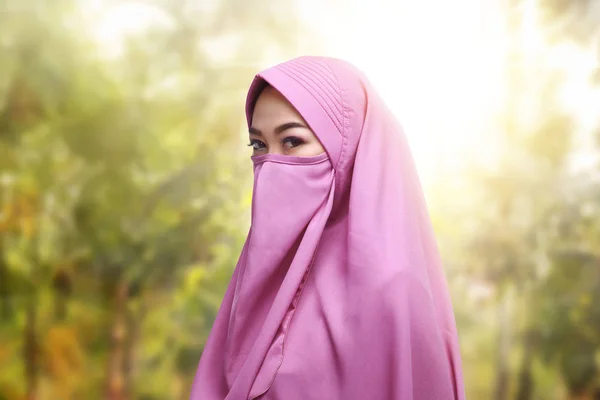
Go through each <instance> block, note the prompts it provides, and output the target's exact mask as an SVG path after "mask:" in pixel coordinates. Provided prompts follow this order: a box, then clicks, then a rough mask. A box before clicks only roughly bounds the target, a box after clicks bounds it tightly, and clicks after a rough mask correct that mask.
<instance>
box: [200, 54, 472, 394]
mask: <svg viewBox="0 0 600 400" xmlns="http://www.w3.org/2000/svg"><path fill="white" fill-rule="evenodd" d="M267 85H270V86H272V87H273V88H275V89H276V90H278V91H279V92H280V93H281V94H282V95H283V96H284V97H285V98H286V99H287V100H288V101H289V102H290V103H291V104H292V105H293V106H294V107H295V108H296V110H297V111H298V112H299V113H300V114H301V115H302V117H303V118H304V119H305V121H306V122H307V123H308V125H309V126H310V128H311V129H312V130H313V132H314V133H315V134H316V136H317V137H318V138H319V140H320V141H321V143H322V144H323V146H324V147H325V149H326V153H324V154H322V155H319V156H315V157H293V156H282V155H275V154H266V155H261V156H257V157H253V164H254V192H253V202H252V223H251V228H250V232H249V234H248V238H247V240H246V243H245V245H244V248H243V250H242V254H241V255H240V258H239V261H238V264H237V266H236V269H235V271H234V274H233V277H232V280H231V283H230V285H229V288H228V290H227V292H226V295H225V298H224V300H223V303H222V305H221V308H220V310H219V313H218V315H217V318H216V320H215V323H214V326H213V328H212V331H211V334H210V336H209V339H208V341H207V343H206V346H205V348H204V351H203V354H202V357H201V360H200V364H199V366H198V371H197V374H196V378H195V381H194V384H193V388H192V394H191V397H190V398H191V400H224V399H226V400H243V399H262V400H338V399H339V400H452V399H455V400H463V399H464V398H465V395H464V388H463V378H462V368H461V360H460V353H459V345H458V335H457V330H456V323H455V319H454V315H453V310H452V304H451V301H450V297H449V293H448V288H447V283H446V279H445V276H444V272H443V269H442V265H441V262H440V257H439V252H438V249H437V244H436V240H435V236H434V233H433V230H432V227H431V222H430V218H429V215H428V212H427V207H426V203H425V200H424V196H423V191H422V188H421V185H420V182H419V179H418V176H417V171H416V169H415V165H414V162H413V158H412V156H411V152H410V149H409V146H408V143H407V140H406V137H405V135H404V133H403V131H402V128H401V126H400V124H399V123H398V121H397V120H396V119H395V117H394V116H393V115H392V113H391V112H390V111H389V110H388V109H387V107H386V106H385V104H384V103H383V101H382V99H381V98H380V97H379V96H378V94H377V93H376V91H375V90H374V89H373V87H372V85H371V84H370V83H369V81H368V80H367V79H366V77H365V76H364V75H363V74H362V73H361V72H360V71H359V70H358V69H356V68H355V67H354V66H352V65H351V64H349V63H347V62H345V61H342V60H338V59H332V58H325V57H300V58H296V59H293V60H291V61H288V62H286V63H283V64H280V65H277V66H275V67H272V68H270V69H267V70H266V71H263V72H261V73H260V74H258V75H257V76H256V77H255V79H254V81H253V82H252V84H251V86H250V90H249V93H248V98H247V104H246V115H247V119H248V125H249V126H250V125H251V118H252V111H253V107H254V104H255V102H256V99H257V97H258V96H259V95H260V93H261V91H262V90H263V89H264V88H265V87H266V86H267Z"/></svg>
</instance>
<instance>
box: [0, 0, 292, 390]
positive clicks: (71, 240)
mask: <svg viewBox="0 0 600 400" xmlns="http://www.w3.org/2000/svg"><path fill="white" fill-rule="evenodd" d="M251 3H252V2H245V3H244V4H241V3H239V2H237V1H234V0H229V1H221V2H218V3H215V4H214V5H211V6H210V7H209V6H208V5H207V4H208V3H202V4H200V3H198V2H194V1H185V0H181V1H158V0H157V1H150V2H145V3H144V4H141V5H138V7H142V8H143V9H144V10H153V11H152V12H153V13H154V14H153V15H160V16H161V17H160V21H162V22H160V23H154V22H153V21H149V22H148V23H147V26H145V27H144V28H143V30H142V31H141V33H134V34H129V35H125V36H124V37H123V38H121V39H122V40H120V41H119V43H117V44H118V45H120V44H123V43H124V45H123V47H119V48H120V49H121V50H120V51H119V52H117V53H112V52H107V53H105V49H104V47H102V46H100V45H99V44H97V42H96V40H97V39H96V38H95V37H94V34H93V30H92V29H91V28H90V27H93V26H95V25H94V21H98V20H101V19H102V18H104V17H106V18H110V17H111V15H114V13H118V12H120V11H119V10H121V11H122V7H128V6H130V3H127V2H119V1H111V2H109V1H106V2H103V3H101V4H100V6H99V7H100V8H99V9H95V10H93V11H89V10H88V9H87V8H86V7H88V8H89V7H92V6H91V5H89V4H88V5H82V4H80V3H78V2H74V1H69V0H61V1H56V2H44V3H43V4H42V3H39V2H36V1H25V2H22V1H17V2H15V1H9V2H6V3H3V4H2V5H1V6H2V7H3V8H2V10H1V11H2V12H0V36H1V37H2V41H1V42H0V45H1V47H0V58H1V59H2V60H8V62H7V63H4V62H3V63H2V65H0V69H2V71H1V72H2V73H0V79H2V81H1V82H0V151H1V155H0V174H1V177H2V179H1V181H2V193H1V200H2V210H3V211H2V215H1V216H0V217H1V218H0V235H1V236H0V244H1V245H2V258H1V262H0V301H1V302H2V318H3V321H5V322H7V325H6V327H7V329H4V327H5V325H4V324H3V329H2V332H1V334H2V336H3V337H7V338H8V339H10V343H12V344H13V345H14V346H19V345H20V346H23V349H24V352H23V357H22V360H23V365H24V366H25V379H24V380H23V383H24V391H26V392H27V398H28V399H43V398H48V396H49V394H48V393H49V392H45V391H44V390H43V389H42V388H41V385H40V382H41V381H42V380H45V379H46V378H49V379H51V382H52V386H53V387H54V389H52V393H54V395H53V396H59V397H60V398H65V399H68V398H83V397H85V398H100V396H102V395H101V394H100V393H102V392H103V393H104V396H103V397H102V398H106V399H111V400H113V399H114V400H124V399H129V398H133V397H141V396H146V397H148V398H152V397H154V398H173V396H172V393H173V386H172V385H170V384H169V382H173V381H175V380H179V381H180V387H179V388H178V389H177V390H176V392H178V394H177V396H175V397H176V398H186V396H187V391H188V390H189V385H190V384H191V377H193V373H194V370H195V365H196V363H197V361H198V358H199V355H200V352H201V350H202V346H203V343H204V340H205V339H206V334H207V332H208V330H209V329H210V326H211V325H212V320H213V318H214V316H215V314H216V310H217V308H218V306H219V303H220V298H221V296H222V293H223V291H224V289H225V287H226V284H227V282H228V279H229V275H230V272H231V270H232V268H233V266H234V265H235V261H236V257H237V253H238V251H237V250H236V249H239V247H240V246H241V243H242V240H243V233H244V228H245V227H246V226H247V223H248V219H247V217H248V215H247V206H248V193H249V189H250V188H249V186H248V183H249V182H250V181H251V180H250V179H246V178H249V177H250V174H251V168H249V167H248V166H247V165H246V164H245V163H242V161H241V160H242V158H243V156H242V155H243V153H242V149H243V146H241V145H240V140H241V135H240V132H241V130H242V127H243V125H244V124H243V101H244V94H245V90H246V88H247V85H248V84H249V82H250V79H251V78H252V74H253V73H254V72H255V71H256V70H257V69H258V68H259V65H264V62H265V61H266V59H265V57H278V58H279V57H283V58H285V57H290V56H292V55H293V50H294V47H293V44H294V42H295V40H296V36H297V35H298V34H299V32H297V31H293V30H290V29H287V28H288V21H289V20H290V18H292V17H291V16H290V15H289V11H286V10H289V6H290V4H291V3H290V2H280V1H278V2H271V3H268V4H267V5H268V7H269V12H265V9H264V7H263V6H264V5H265V4H264V2H260V7H258V5H257V4H251ZM120 7H121V8H120ZM140 10H142V9H138V11H140ZM90 12H91V13H92V15H90V14H89V13H90ZM140 12H141V11H140ZM41 16H43V18H42V17H41ZM165 21H166V22H165ZM275 33H276V34H275ZM113 50H114V49H113ZM235 115H237V116H238V117H233V118H232V116H235ZM244 182H246V183H244ZM48 299H53V301H51V302H47V301H46V300H48ZM148 310H152V313H151V314H150V313H149V312H148ZM50 315H51V316H52V317H50ZM17 321H23V322H22V324H23V327H22V336H21V338H20V339H17V338H16V336H15V335H14V330H13V329H10V327H9V325H10V326H12V325H14V324H17V323H18V324H21V322H17ZM140 346H143V351H141V352H140V351H138V348H140ZM82 354H85V356H82ZM83 358H87V359H88V360H87V361H86V360H83ZM83 363H85V364H87V366H88V368H82V364H83ZM12 365H15V366H16V365H17V364H12ZM102 365H105V366H106V368H105V370H104V371H102V370H103V369H104V368H102V367H101V366H102ZM13 370H14V368H10V371H13ZM3 371H4V368H3ZM6 371H9V369H6ZM141 371H143V374H144V375H142V372H141ZM16 376H17V375H16V374H15V373H13V372H11V373H10V377H7V378H4V376H3V377H2V379H0V390H3V389H2V387H3V386H2V385H3V384H4V382H3V380H4V379H11V381H12V379H13V378H15V377H16ZM139 377H141V378H142V379H143V381H142V382H141V383H140V384H137V383H136V378H139ZM148 377H149V378H148ZM174 378H175V379H174ZM102 381H104V390H103V391H101V390H99V385H101V382H102ZM10 387H11V388H13V387H14V386H12V385H11V386H10ZM11 390H12V389H11ZM91 393H98V394H97V395H91V396H92V397H90V394H91ZM54 398H56V397H54Z"/></svg>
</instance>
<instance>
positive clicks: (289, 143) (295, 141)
mask: <svg viewBox="0 0 600 400" xmlns="http://www.w3.org/2000/svg"><path fill="white" fill-rule="evenodd" d="M302 144H304V140H302V139H300V138H298V137H295V136H288V137H286V138H285V139H283V147H284V148H286V149H292V148H294V147H298V146H300V145H302Z"/></svg>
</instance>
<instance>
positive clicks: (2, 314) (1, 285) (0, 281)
mask: <svg viewBox="0 0 600 400" xmlns="http://www.w3.org/2000/svg"><path fill="white" fill-rule="evenodd" d="M0 254H2V248H1V247H0ZM8 285H9V283H8V270H7V268H6V264H5V263H4V260H3V259H2V258H0V318H1V319H2V320H4V321H8V320H9V319H10V318H11V316H12V307H11V305H10V294H9V292H8V291H9V287H8Z"/></svg>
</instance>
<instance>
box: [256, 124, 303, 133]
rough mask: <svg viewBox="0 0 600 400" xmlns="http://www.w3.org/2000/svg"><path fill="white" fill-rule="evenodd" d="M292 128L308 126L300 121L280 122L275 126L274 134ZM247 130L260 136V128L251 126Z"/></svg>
mask: <svg viewBox="0 0 600 400" xmlns="http://www.w3.org/2000/svg"><path fill="white" fill-rule="evenodd" d="M292 128H305V129H308V126H306V125H304V124H302V123H300V122H286V123H285V124H281V125H279V126H278V127H277V128H275V133H276V134H280V133H282V132H284V131H287V130H288V129H292ZM248 132H249V133H250V134H251V135H256V136H262V132H261V130H260V129H256V128H255V127H253V126H251V127H250V128H249V129H248Z"/></svg>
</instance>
